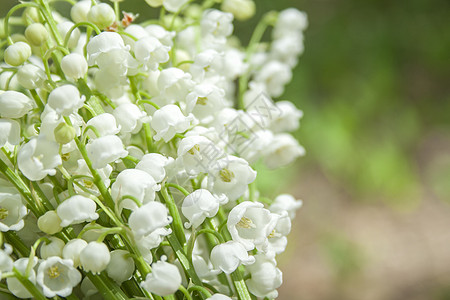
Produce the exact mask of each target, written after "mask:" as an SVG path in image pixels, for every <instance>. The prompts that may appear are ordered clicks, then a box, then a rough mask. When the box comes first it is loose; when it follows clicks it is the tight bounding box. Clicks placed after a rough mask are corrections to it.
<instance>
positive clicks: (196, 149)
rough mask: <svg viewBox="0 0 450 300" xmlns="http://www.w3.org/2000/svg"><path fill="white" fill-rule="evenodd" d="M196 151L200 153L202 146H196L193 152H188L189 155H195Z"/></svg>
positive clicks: (192, 149)
mask: <svg viewBox="0 0 450 300" xmlns="http://www.w3.org/2000/svg"><path fill="white" fill-rule="evenodd" d="M195 151H197V152H200V146H199V145H195V146H194V147H192V148H191V150H188V152H189V154H191V155H194V154H195Z"/></svg>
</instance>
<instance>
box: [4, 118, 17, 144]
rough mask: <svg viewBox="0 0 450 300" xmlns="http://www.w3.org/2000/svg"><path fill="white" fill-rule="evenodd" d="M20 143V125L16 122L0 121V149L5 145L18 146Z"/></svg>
mask: <svg viewBox="0 0 450 300" xmlns="http://www.w3.org/2000/svg"><path fill="white" fill-rule="evenodd" d="M20 141H21V137H20V123H19V122H17V121H16V120H10V119H0V147H3V146H5V144H6V143H9V144H11V145H18V144H20Z"/></svg>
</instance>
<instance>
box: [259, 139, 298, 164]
mask: <svg viewBox="0 0 450 300" xmlns="http://www.w3.org/2000/svg"><path fill="white" fill-rule="evenodd" d="M303 155H305V148H303V147H302V146H301V145H300V144H299V143H298V142H297V140H296V139H295V138H294V137H293V136H292V135H290V134H288V133H281V134H277V135H275V136H274V138H273V140H272V143H271V144H270V145H269V146H268V147H267V148H266V149H265V151H264V163H265V164H266V165H267V167H269V168H272V169H276V168H279V167H282V166H286V165H288V164H290V163H291V162H293V161H294V160H295V159H296V158H298V157H299V156H303Z"/></svg>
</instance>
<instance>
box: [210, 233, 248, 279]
mask: <svg viewBox="0 0 450 300" xmlns="http://www.w3.org/2000/svg"><path fill="white" fill-rule="evenodd" d="M210 259H211V262H212V264H213V266H214V268H215V269H216V270H220V271H222V272H224V273H225V274H231V273H233V272H234V271H235V270H236V269H237V268H238V267H239V266H240V265H241V264H243V265H250V264H252V263H254V262H255V258H254V257H253V256H249V255H248V253H247V250H246V249H245V247H244V246H243V245H242V244H240V243H238V242H235V241H228V242H226V243H224V244H219V245H217V246H215V247H214V248H213V249H212V251H211V257H210Z"/></svg>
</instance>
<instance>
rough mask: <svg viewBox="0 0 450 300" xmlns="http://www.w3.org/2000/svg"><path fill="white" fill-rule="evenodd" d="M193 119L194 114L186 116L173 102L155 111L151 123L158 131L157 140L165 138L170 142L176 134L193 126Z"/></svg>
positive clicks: (155, 137)
mask: <svg viewBox="0 0 450 300" xmlns="http://www.w3.org/2000/svg"><path fill="white" fill-rule="evenodd" d="M192 121H194V116H193V115H191V114H190V115H188V116H187V117H186V116H184V115H183V113H182V112H181V110H180V108H179V107H178V106H176V105H173V104H169V105H166V106H163V107H161V108H160V109H158V110H157V111H156V112H155V113H154V115H153V117H152V121H151V123H150V124H151V126H152V128H153V129H154V130H155V131H156V135H155V136H154V137H153V138H154V139H155V141H159V140H160V139H163V140H164V141H165V142H168V141H170V140H171V139H172V138H173V137H174V136H175V134H177V133H183V132H185V131H186V130H187V129H188V128H189V127H190V126H191V122H192Z"/></svg>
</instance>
